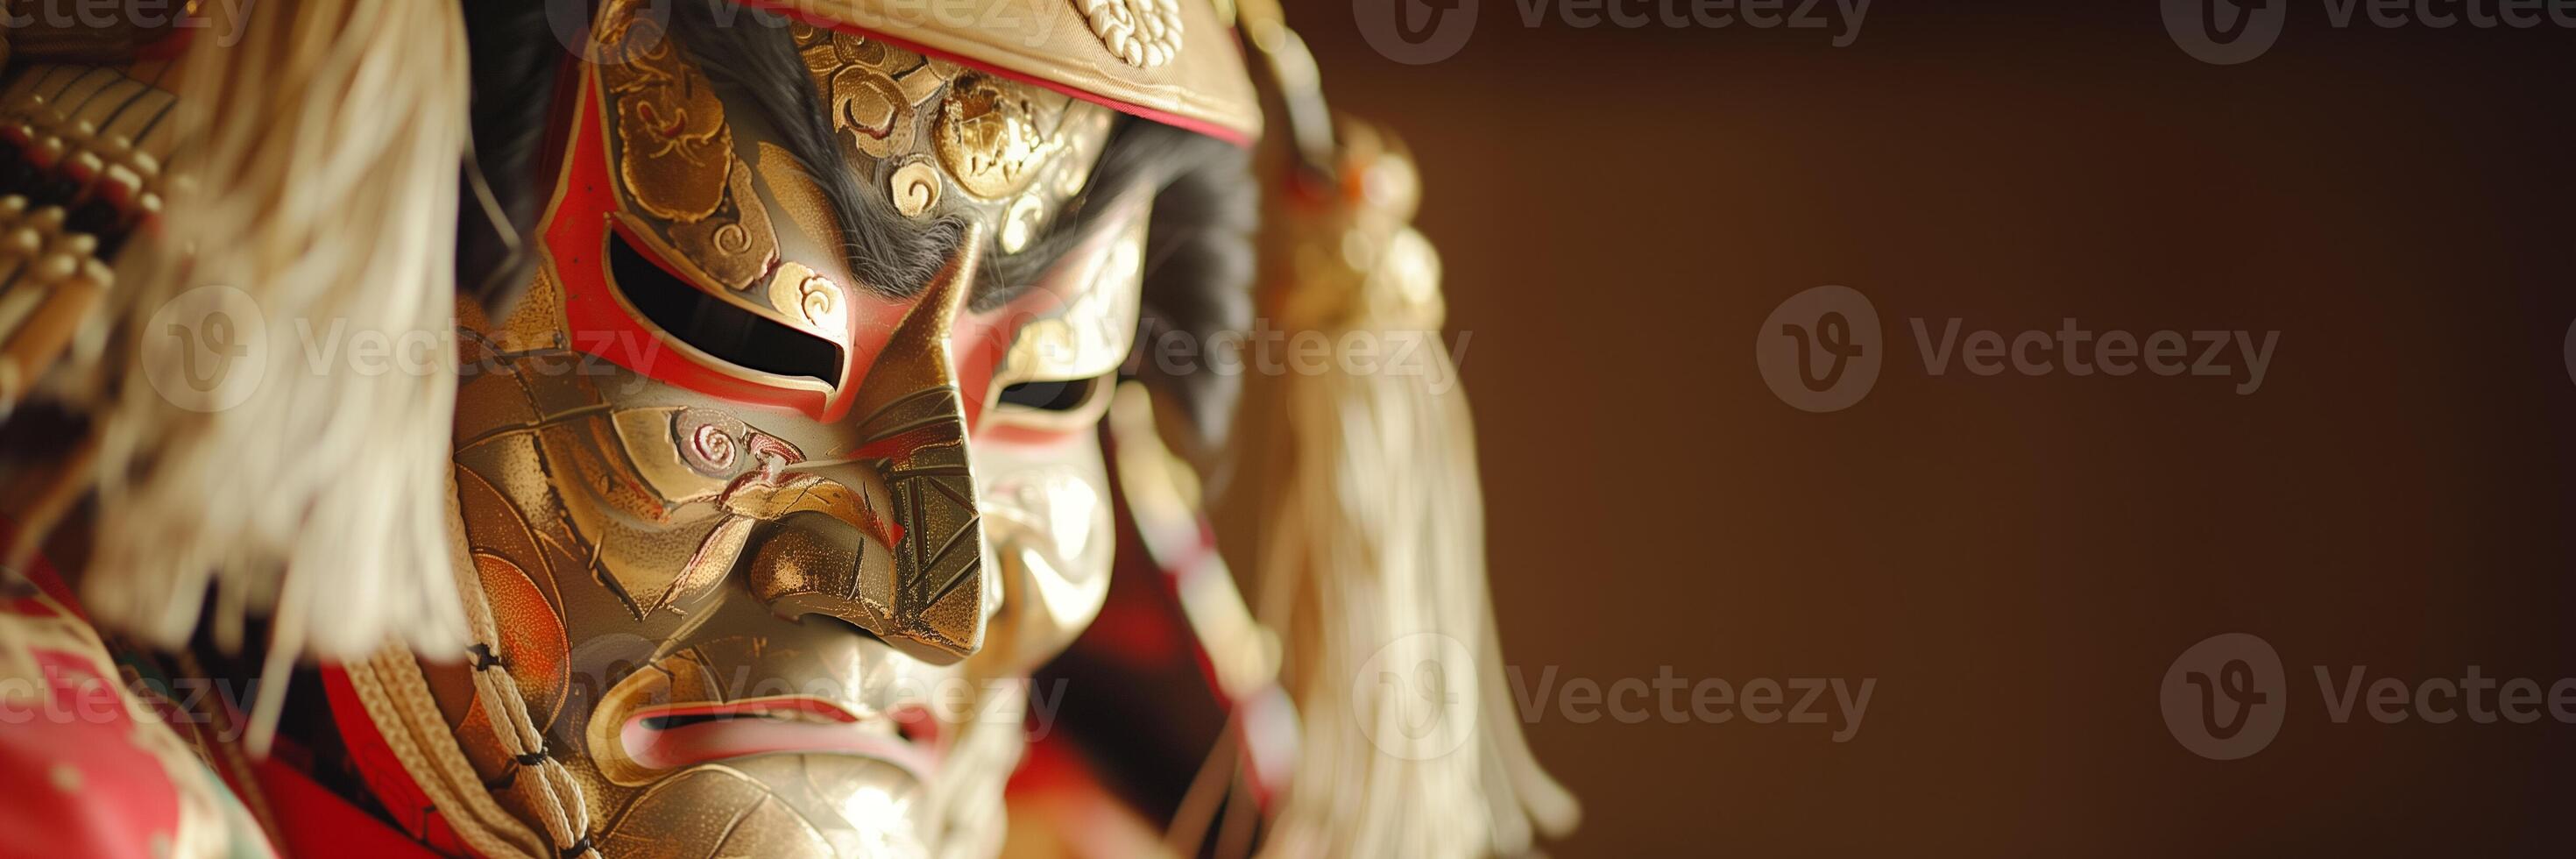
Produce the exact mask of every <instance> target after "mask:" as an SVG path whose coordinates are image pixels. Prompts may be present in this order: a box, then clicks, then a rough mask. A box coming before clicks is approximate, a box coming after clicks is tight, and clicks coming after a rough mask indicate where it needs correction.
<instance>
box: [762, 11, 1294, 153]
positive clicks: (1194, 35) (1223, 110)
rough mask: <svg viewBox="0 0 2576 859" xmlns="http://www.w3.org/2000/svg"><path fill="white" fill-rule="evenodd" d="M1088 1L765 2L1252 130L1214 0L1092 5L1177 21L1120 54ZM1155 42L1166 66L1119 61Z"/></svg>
mask: <svg viewBox="0 0 2576 859" xmlns="http://www.w3.org/2000/svg"><path fill="white" fill-rule="evenodd" d="M1087 2H1090V0H1000V2H996V3H985V4H976V5H975V6H974V7H973V8H974V12H975V14H966V15H958V14H947V13H942V12H939V11H934V10H939V9H943V8H949V7H939V6H937V5H936V4H933V5H932V6H929V7H924V6H922V5H920V4H910V3H904V2H899V0H772V2H769V3H768V4H767V5H773V6H778V7H781V8H785V9H790V10H793V11H795V12H796V13H798V14H800V15H803V16H806V17H808V18H810V19H813V20H822V21H831V22H835V23H836V24H839V25H843V26H846V27H849V28H852V29H855V30H857V31H860V32H867V33H875V34H879V35H883V36H887V37H890V38H894V39H898V40H901V41H903V42H905V43H907V44H910V45H915V46H919V47H921V48H926V49H929V50H931V51H936V52H939V53H944V54H950V55H954V56H957V57H961V58H964V59H968V60H972V61H974V62H976V63H979V64H982V65H985V66H990V67H992V68H996V69H999V70H1001V71H1003V72H1007V73H1009V74H1011V75H1013V76H1016V77H1019V78H1022V79H1026V80H1037V81H1045V82H1047V83H1048V84H1049V85H1050V86H1053V87H1061V88H1064V89H1066V90H1069V91H1073V92H1079V93H1082V94H1083V95H1085V96H1087V97H1089V98H1093V99H1098V100H1100V101H1102V102H1105V103H1109V104H1112V105H1118V106H1122V109H1124V110H1127V111H1128V112H1130V113H1138V114H1142V115H1146V116H1147V117H1148V118H1155V119H1162V120H1168V121H1172V122H1175V123H1176V124H1180V125H1184V126H1190V127H1193V128H1196V129H1202V130H1208V131H1214V132H1221V133H1223V134H1226V135H1228V136H1230V137H1233V138H1235V139H1238V140H1251V139H1253V138H1257V137H1259V136H1260V134H1261V103H1260V99H1259V97H1258V96H1257V94H1256V93H1254V91H1253V88H1252V78H1251V75H1250V74H1248V73H1247V72H1246V71H1245V69H1244V62H1243V52H1242V49H1241V48H1239V47H1237V46H1236V45H1235V43H1234V40H1233V39H1232V38H1229V36H1230V35H1231V32H1230V30H1231V28H1230V26H1229V24H1228V22H1227V21H1226V20H1224V18H1223V17H1222V16H1221V15H1220V13H1219V11H1218V9H1217V8H1216V7H1215V5H1214V4H1212V3H1209V2H1207V0H1112V2H1108V3H1091V5H1092V6H1106V7H1119V8H1123V9H1130V10H1134V11H1137V12H1142V11H1149V10H1150V11H1151V14H1141V15H1136V16H1135V17H1136V19H1137V20H1140V21H1142V20H1148V19H1150V20H1164V21H1167V22H1169V21H1177V22H1178V23H1177V26H1175V25H1172V24H1170V23H1166V24H1164V25H1163V31H1164V33H1165V34H1166V36H1165V37H1151V36H1148V37H1146V38H1145V39H1143V40H1142V42H1143V43H1142V44H1137V43H1134V42H1130V43H1129V44H1128V46H1127V47H1125V48H1122V49H1121V50H1126V51H1128V54H1125V55H1122V54H1121V53H1118V52H1117V51H1114V50H1113V49H1112V48H1111V47H1110V46H1109V44H1108V43H1107V42H1106V41H1104V40H1103V37H1102V36H1101V35H1100V34H1099V33H1098V32H1097V31H1095V30H1094V25H1095V22H1098V21H1100V20H1101V19H1099V18H1095V17H1093V16H1092V15H1089V14H1086V7H1085V5H1084V4H1085V3H1087ZM1166 10H1167V11H1166ZM1104 11H1107V10H1104ZM1131 14H1133V12H1131ZM1108 20H1109V21H1110V24H1109V25H1104V26H1114V24H1115V22H1116V20H1117V18H1116V17H1115V13H1114V12H1112V13H1111V17H1110V18H1109V19H1108ZM1145 26H1151V25H1145ZM1182 34H1186V35H1187V38H1185V39H1184V38H1181V36H1182ZM1165 39H1168V40H1169V41H1170V42H1176V44H1169V43H1166V42H1165ZM1158 44H1160V45H1162V46H1163V47H1164V48H1165V49H1166V50H1168V51H1170V56H1169V57H1168V59H1166V60H1165V61H1164V62H1161V63H1155V64H1149V65H1140V64H1139V63H1137V62H1130V61H1129V60H1128V59H1126V56H1129V55H1132V56H1136V57H1138V58H1139V60H1142V59H1144V58H1146V56H1147V55H1148V54H1149V53H1150V51H1151V50H1152V48H1153V47H1154V46H1155V45H1158Z"/></svg>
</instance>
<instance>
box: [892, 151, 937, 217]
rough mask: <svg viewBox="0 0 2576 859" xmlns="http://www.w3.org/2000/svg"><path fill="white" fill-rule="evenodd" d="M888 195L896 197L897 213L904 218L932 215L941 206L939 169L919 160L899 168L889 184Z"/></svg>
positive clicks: (895, 206)
mask: <svg viewBox="0 0 2576 859" xmlns="http://www.w3.org/2000/svg"><path fill="white" fill-rule="evenodd" d="M886 191H887V193H889V194H891V195H893V197H894V208H895V211H898V212H902V213H903V214H904V217H907V218H918V217H922V216H924V215H928V214H930V207H932V206H936V205H939V168H937V167H932V166H930V162H929V161H927V160H917V161H912V162H909V163H906V164H904V165H903V166H901V167H897V168H895V170H894V177H893V178H892V179H891V180H889V181H888V182H887V187H886Z"/></svg>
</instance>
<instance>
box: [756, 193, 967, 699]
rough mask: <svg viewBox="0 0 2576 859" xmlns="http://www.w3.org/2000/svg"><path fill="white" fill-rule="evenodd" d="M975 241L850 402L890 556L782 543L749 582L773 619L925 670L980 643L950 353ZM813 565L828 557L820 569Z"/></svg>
mask: <svg viewBox="0 0 2576 859" xmlns="http://www.w3.org/2000/svg"><path fill="white" fill-rule="evenodd" d="M983 238H984V237H983V229H982V227H981V226H980V225H977V226H972V227H969V228H968V230H967V232H966V235H965V236H964V237H963V240H962V241H961V242H960V250H959V252H958V253H957V255H956V256H955V257H954V258H952V259H951V260H949V262H948V264H947V265H946V266H944V267H942V268H941V269H940V271H939V273H938V274H937V275H935V276H933V277H932V278H931V280H930V283H929V284H928V285H927V286H926V287H925V288H924V289H923V292H922V295H921V299H920V301H919V302H918V303H916V304H914V305H913V307H912V309H911V310H910V311H909V312H907V313H905V315H904V317H903V321H901V322H899V323H897V324H896V327H895V331H894V333H893V335H892V337H891V338H889V339H888V340H887V342H886V346H885V349H884V351H882V352H880V353H879V354H878V356H877V359H876V361H875V363H874V364H872V365H871V366H869V368H868V372H867V376H866V380H865V381H864V382H862V383H861V385H860V388H859V391H858V393H857V395H856V396H855V398H854V399H853V401H852V403H851V407H850V414H851V415H852V416H853V418H852V419H853V420H855V421H857V427H858V435H859V447H858V451H857V453H858V455H859V456H860V457H864V458H866V460H865V461H866V462H867V464H868V466H869V467H871V468H873V469H875V470H876V472H877V476H878V477H879V478H880V479H882V480H883V481H884V486H885V491H886V497H887V499H888V500H889V501H890V502H891V503H890V505H889V506H890V509H887V510H880V511H877V512H876V518H877V519H878V521H881V522H885V523H888V524H889V525H890V526H891V527H888V528H886V529H884V530H885V533H884V535H883V536H884V537H886V538H890V539H889V545H888V546H887V548H886V549H885V550H879V549H878V547H877V546H875V545H858V546H854V547H850V548H855V550H856V551H855V552H854V553H852V552H843V551H810V550H812V549H815V548H816V547H814V546H805V545H804V544H806V543H812V542H814V540H812V539H805V540H799V539H797V538H794V537H792V536H790V535H781V536H780V537H779V538H773V539H772V540H771V541H769V544H767V545H764V546H763V548H762V550H761V553H762V554H763V555H769V554H772V553H773V550H775V551H776V553H778V554H779V555H780V557H776V558H760V559H758V560H757V561H756V562H755V563H754V564H753V570H754V573H753V575H752V577H751V578H752V581H751V587H752V592H753V593H754V594H755V595H756V596H758V597H759V598H760V599H762V600H763V601H765V602H767V603H769V604H770V607H771V609H772V610H773V611H775V612H777V613H778V614H780V615H784V616H787V617H798V616H802V615H806V614H824V615H830V616H832V617H837V618H840V619H842V620H846V621H849V622H850V623H852V624H856V625H857V626H859V627H860V628H862V629H865V630H867V631H869V632H871V633H875V634H876V635H877V637H879V638H882V639H885V641H886V643H888V644H890V645H893V646H894V647H895V648H897V649H899V650H902V651H904V652H905V653H906V654H908V655H911V656H913V657H915V658H919V659H922V660H924V661H928V662H931V663H933V664H945V663H950V662H955V661H957V660H959V659H962V658H964V657H967V656H970V655H973V654H974V653H975V651H976V650H978V649H980V648H982V647H983V646H984V614H985V612H984V589H985V586H986V585H985V582H984V578H985V576H984V563H983V545H984V534H983V525H982V521H981V519H982V517H981V512H980V508H979V506H978V505H977V503H976V498H975V476H974V473H973V472H972V471H971V470H970V467H969V461H968V457H967V450H966V438H967V432H966V413H965V409H964V399H963V395H962V394H961V392H960V389H959V386H958V380H957V372H956V369H955V367H956V363H955V361H954V360H953V356H952V354H951V352H952V349H951V339H952V338H951V333H952V330H953V328H954V325H955V322H956V319H957V315H958V313H960V312H961V309H962V308H963V307H964V306H965V304H966V295H967V293H968V292H969V291H970V289H971V287H972V285H973V284H974V282H975V268H976V264H977V262H978V260H979V258H980V257H981V256H982V251H981V249H982V248H983V246H984V240H983ZM783 524H788V525H789V526H790V527H792V523H783ZM845 536H848V537H855V536H857V535H855V534H851V535H845ZM816 537H817V538H818V539H819V538H820V536H819V535H816ZM837 542H846V540H842V541H837ZM872 554H873V555H876V557H871V555H872ZM884 555H891V556H892V557H891V561H892V563H891V565H887V564H885V561H886V560H887V559H886V558H885V557H883V556H884ZM820 558H830V559H832V560H830V561H828V562H825V563H820V564H818V563H816V562H815V561H816V559H820ZM843 558H848V559H849V560H848V561H846V562H845V561H843V560H841V559H843ZM889 566H890V567H891V569H890V570H889V569H888V567H889Z"/></svg>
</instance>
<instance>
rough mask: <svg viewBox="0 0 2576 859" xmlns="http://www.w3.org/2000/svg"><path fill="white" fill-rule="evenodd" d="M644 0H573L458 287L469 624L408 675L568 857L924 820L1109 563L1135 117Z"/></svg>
mask: <svg viewBox="0 0 2576 859" xmlns="http://www.w3.org/2000/svg"><path fill="white" fill-rule="evenodd" d="M657 11H658V10H657V9H655V8H653V7H651V6H648V5H646V4H643V3H637V2H623V0H620V2H611V3H608V4H606V5H605V7H604V8H603V9H602V11H601V12H600V17H599V19H598V22H597V26H596V28H595V30H594V34H595V35H594V39H593V43H594V45H593V51H594V55H593V57H591V60H592V61H591V62H586V63H583V64H581V66H580V69H579V72H578V79H577V81H575V82H574V84H573V85H575V86H577V87H578V90H577V92H575V93H573V94H571V95H569V96H568V97H567V98H568V99H569V100H570V102H571V103H572V105H571V110H572V116H571V118H570V119H569V120H568V121H567V122H565V123H564V124H563V127H564V132H563V133H564V135H565V137H564V144H563V145H564V152H565V153H566V154H565V156H564V157H563V159H562V170H561V174H560V184H559V186H558V188H557V189H556V191H555V195H554V197H553V199H552V200H551V201H550V202H549V204H548V210H547V214H546V215H545V217H544V220H543V222H542V224H541V226H540V233H539V234H540V236H541V238H542V242H543V249H544V250H543V255H542V257H541V259H540V260H539V262H538V264H537V268H536V272H535V273H534V275H533V276H532V283H531V286H529V287H528V288H527V290H526V292H525V296H524V297H523V298H522V299H521V300H520V301H519V302H518V303H517V305H516V307H515V308H514V309H513V310H512V311H510V312H509V313H508V314H507V315H506V316H503V317H501V318H498V319H491V320H472V319H470V317H471V316H472V315H473V314H471V313H470V312H469V313H468V314H467V315H468V317H469V321H468V322H467V323H466V324H465V325H463V326H462V327H463V329H464V331H465V338H464V343H463V345H462V346H461V355H460V357H461V359H462V361H463V363H464V365H465V366H466V368H467V372H466V373H465V375H464V378H463V380H462V382H461V383H460V386H459V389H458V397H457V399H458V408H457V419H456V431H455V432H456V447H455V481H456V499H457V505H458V508H459V510H460V511H461V514H462V520H463V531H464V539H465V541H466V543H467V544H468V546H469V547H470V551H471V553H472V558H473V561H474V564H475V568H476V572H477V573H478V574H479V577H480V591H481V593H480V594H479V597H480V598H479V599H476V598H475V597H476V596H477V595H473V594H469V595H468V599H467V604H468V609H467V611H468V615H469V620H470V621H471V622H472V623H473V624H474V626H475V629H476V630H477V633H478V636H477V637H478V642H479V643H480V644H481V645H484V646H483V647H482V648H481V649H478V650H477V651H476V655H477V658H476V660H475V662H474V663H473V664H469V665H461V666H460V665H456V664H452V663H444V664H441V663H425V664H424V665H423V669H424V671H425V672H426V674H425V676H426V679H427V682H428V688H429V689H430V691H431V692H432V693H433V695H434V697H435V698H436V701H437V705H438V709H439V711H440V713H441V714H442V715H443V716H444V718H445V720H446V721H447V723H448V726H449V727H450V728H452V730H453V731H454V733H455V736H456V738H457V739H458V741H459V742H460V745H461V747H462V749H463V751H464V755H465V758H466V759H467V760H468V761H469V762H470V763H471V765H472V768H473V773H474V777H475V779H476V780H478V781H479V782H480V784H481V785H483V786H486V787H488V788H489V792H490V796H491V801H492V802H493V803H496V804H497V807H498V808H499V810H501V811H503V812H506V813H507V814H508V815H509V816H510V817H512V818H515V819H517V820H519V821H524V822H526V823H527V824H528V825H529V828H530V829H534V830H538V831H542V829H543V828H544V826H545V824H546V823H547V822H548V821H549V818H550V817H553V816H561V817H564V818H566V819H568V820H571V821H577V820H578V819H579V818H580V817H581V816H583V815H587V817H588V820H589V825H588V826H587V827H583V826H572V827H570V828H569V829H567V830H566V831H567V832H568V833H569V832H580V831H588V832H591V833H594V846H596V847H597V848H598V849H599V850H600V851H601V852H602V853H603V854H606V855H624V854H629V853H652V854H654V855H684V856H707V857H713V856H740V855H756V856H805V855H832V854H840V855H879V854H886V855H914V854H923V853H927V852H929V850H930V848H933V847H935V846H937V845H939V844H940V843H941V842H942V841H943V839H944V836H943V829H945V828H947V827H948V826H949V825H950V824H952V823H954V822H957V821H959V820H961V819H964V820H968V821H970V822H973V821H972V818H974V817H975V816H977V815H979V814H980V815H982V816H983V817H986V818H990V817H992V813H991V812H992V810H993V809H997V808H998V806H999V803H1000V794H999V792H1000V790H1001V787H1002V777H1003V776H1004V775H1006V774H1007V772H1008V771H1009V768H1010V767H1011V765H1012V764H1013V763H1014V762H1015V761H1016V759H1017V745H1016V744H1017V740H1016V739H1011V740H1008V741H1007V742H997V741H993V740H990V739H988V738H986V737H984V736H982V735H986V734H992V733H996V732H1000V733H1012V734H1015V733H1017V732H1019V731H1020V730H1021V712H1022V708H1021V699H1020V697H1019V696H1020V694H1021V690H1020V688H1019V684H1018V681H1019V680H1021V679H1023V678H1025V677H1026V676H1027V674H1028V673H1029V672H1030V671H1031V670H1032V669H1033V668H1034V667H1035V666H1036V665H1038V664H1039V663H1040V662H1043V661H1044V660H1045V659H1046V658H1048V657H1049V656H1051V655H1052V654H1053V653H1054V652H1056V651H1057V650H1059V649H1061V648H1062V647H1063V646H1064V645H1065V643H1066V642H1068V641H1069V640H1070V639H1071V638H1072V637H1073V635H1074V634H1075V633H1077V632H1079V631H1080V630H1081V629H1082V627H1083V626H1084V625H1085V624H1087V623H1088V622H1089V621H1090V619H1091V617H1092V615H1093V614H1094V613H1095V612H1096V611H1097V610H1098V608H1099V606H1100V602H1101V599H1102V597H1103V596H1104V594H1105V593H1106V588H1107V576H1108V564H1109V552H1110V547H1111V543H1112V542H1113V541H1112V537H1111V535H1110V534H1109V533H1108V528H1109V524H1110V514H1109V508H1108V506H1107V504H1108V492H1107V488H1106V486H1105V481H1106V477H1105V476H1104V469H1103V465H1102V460H1101V453H1100V448H1099V446H1098V439H1097V437H1096V429H1095V427H1096V426H1097V425H1098V423H1099V421H1100V417H1101V413H1102V411H1103V410H1104V409H1105V408H1106V403H1107V396H1106V395H1107V393H1108V391H1109V389H1110V388H1111V386H1112V384H1113V383H1114V382H1115V378H1114V374H1115V372H1116V371H1117V370H1118V368H1119V365H1120V364H1121V362H1122V361H1123V360H1124V359H1125V358H1126V356H1127V352H1128V349H1129V345H1130V341H1131V340H1132V338H1133V335H1134V332H1135V329H1136V325H1137V304H1138V291H1139V288H1140V279H1141V275H1142V264H1143V259H1142V254H1143V248H1144V238H1145V226H1146V221H1147V212H1148V205H1149V204H1150V202H1151V198H1152V196H1153V193H1154V192H1155V191H1156V190H1157V189H1156V188H1155V187H1151V182H1152V177H1151V176H1150V175H1142V174H1140V171H1139V170H1136V169H1127V170H1119V169H1116V168H1115V166H1114V165H1111V169H1109V170H1108V171H1107V172H1108V174H1109V175H1103V167H1104V165H1103V164H1102V163H1101V155H1102V151H1103V149H1104V147H1105V146H1107V145H1108V144H1109V143H1110V138H1111V135H1112V132H1113V126H1114V125H1116V124H1118V123H1119V122H1121V121H1137V120H1123V119H1121V118H1119V117H1118V116H1117V114H1116V113H1114V112H1113V111H1111V110H1109V109H1107V108H1104V107H1102V106H1100V105H1097V104H1093V103H1090V102H1087V101H1082V100H1077V99H1073V98H1071V97H1068V96H1066V95H1064V94H1061V93H1058V92H1055V91H1052V90H1048V89H1044V88H1040V87H1037V86H1033V85H1030V84H1027V83H1023V82H1020V81H1017V80H1012V79H1009V78H1005V77H1001V76H999V75H994V74H989V73H985V72H980V71H975V70H972V69H968V68H966V67H964V66H961V65H959V64H957V63H955V62H951V61H948V60H944V59H938V58H932V57H926V56H925V55H923V54H922V53H919V52H916V51H914V50H912V49H909V48H907V47H903V46H900V45H898V44H895V43H892V42H889V41H884V40H880V39H877V38H874V37H871V36H868V35H864V34H860V33H856V32H848V31H836V30H833V29H827V28H825V27H820V26H813V25H809V24H806V23H802V22H798V23H793V24H790V23H789V22H788V21H787V20H786V19H783V18H772V17H770V16H766V15H762V16H759V18H758V19H757V20H755V19H754V16H753V15H752V14H751V13H743V14H741V16H740V18H738V19H737V20H735V21H733V22H731V23H730V25H719V24H716V23H714V22H712V21H706V20H700V19H699V18H698V17H697V16H694V15H690V14H686V13H685V12H684V13H683V14H682V15H681V16H679V18H678V20H677V21H676V22H672V21H670V20H669V19H667V18H664V17H659V16H657V15H656V14H654V13H656V12H657ZM726 26H729V27H730V29H720V28H721V27H726ZM691 27H698V28H703V29H698V30H691V29H689V28H691ZM771 73H779V74H776V75H774V76H773V75H771ZM780 77H788V78H790V79H787V80H780V79H778V78H780ZM789 87H793V88H794V89H788V88H789ZM1103 183H1114V184H1103ZM478 603H479V605H478ZM486 615H488V620H487V619H485V618H484V617H483V616H486ZM484 630H489V631H490V632H491V633H492V635H493V637H492V638H491V639H489V640H485V639H483V638H482V632H483V631H484ZM503 684H507V686H506V687H505V686H504V685H503ZM513 695H515V697H516V698H518V699H520V700H523V701H524V702H525V705H526V706H525V708H524V711H525V712H526V713H527V714H528V715H529V719H530V721H527V722H526V723H521V724H496V723H495V722H494V720H493V719H492V718H491V715H490V714H491V713H494V712H502V713H504V714H505V715H504V721H512V720H514V719H515V712H514V711H517V710H519V709H520V708H517V707H500V708H487V707H486V706H485V705H484V702H483V700H482V699H484V698H498V699H501V700H507V699H509V698H510V697H512V696H513ZM854 725H855V726H856V727H857V728H858V730H852V729H851V726H854ZM395 730H401V728H400V727H397V728H395ZM411 775H412V777H413V778H414V779H416V780H417V779H424V778H438V777H439V776H438V775H437V774H431V775H426V776H425V775H422V774H418V773H413V774H411ZM576 803H577V804H578V807H575V804H576ZM457 816H458V815H456V814H454V813H452V812H451V813H449V814H448V817H449V818H451V821H450V822H451V823H452V822H453V818H455V817H457ZM982 822H984V823H989V822H990V821H989V820H987V821H982ZM483 823H485V824H487V825H488V824H489V823H492V822H491V821H484V822H483ZM489 828H491V829H492V830H493V831H494V832H495V833H500V832H505V831H507V830H508V829H510V827H508V826H506V825H502V826H490V827H489ZM982 829H984V830H988V831H997V830H996V827H993V826H990V825H985V826H983V827H982ZM525 846H537V845H525ZM554 849H555V848H554V847H548V848H547V849H546V850H544V851H541V852H549V853H550V852H553V851H554Z"/></svg>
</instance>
